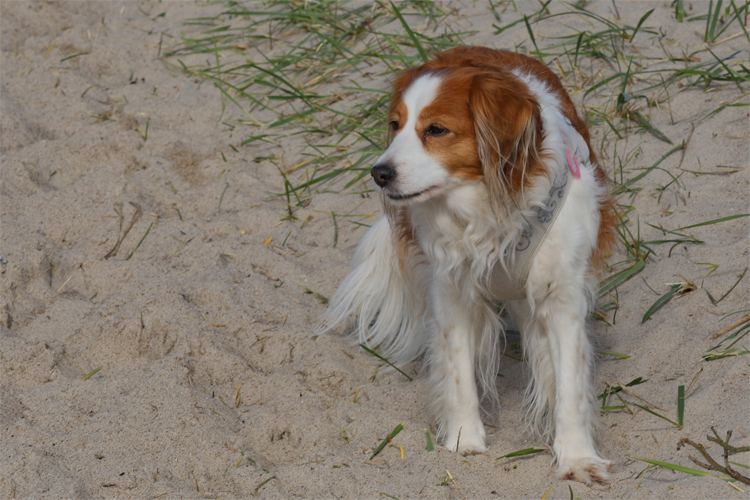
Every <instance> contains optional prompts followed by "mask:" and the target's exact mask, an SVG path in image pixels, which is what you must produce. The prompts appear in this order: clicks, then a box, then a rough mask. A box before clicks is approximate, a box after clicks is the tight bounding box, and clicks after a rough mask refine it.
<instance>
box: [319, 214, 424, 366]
mask: <svg viewBox="0 0 750 500" xmlns="http://www.w3.org/2000/svg"><path fill="white" fill-rule="evenodd" d="M428 276H429V268H428V265H427V264H426V263H425V262H424V257H423V255H422V253H421V251H420V250H419V248H418V247H417V245H416V244H413V243H412V244H410V242H408V241H406V242H405V241H399V240H398V239H397V238H396V236H395V235H394V233H393V231H392V228H391V225H390V224H389V221H388V218H386V217H383V218H381V219H380V220H379V221H377V222H376V223H375V224H374V225H373V226H372V228H370V229H369V230H368V231H367V234H365V236H364V237H363V238H362V240H361V241H360V243H359V245H358V246H357V250H356V252H355V253H354V259H353V260H352V264H351V267H350V269H349V274H348V275H347V276H346V278H345V279H344V281H343V282H342V283H341V285H340V286H339V288H338V290H337V291H336V293H335V294H334V295H333V297H332V298H331V300H330V304H329V306H328V310H327V311H326V314H325V317H324V320H323V331H326V330H330V329H332V328H333V327H334V326H336V325H337V324H340V323H344V322H347V321H348V320H349V319H350V318H351V317H352V316H354V321H355V325H354V332H353V333H354V334H355V335H356V336H357V340H358V341H359V342H360V343H362V344H365V345H370V346H372V347H377V348H378V349H379V352H380V353H381V354H383V355H384V356H386V357H387V358H388V359H389V360H390V361H392V362H394V363H407V362H409V361H411V360H413V359H414V358H416V357H417V356H419V355H420V354H421V353H422V352H423V351H424V349H425V347H426V338H425V336H426V331H427V328H426V325H425V313H426V312H427V302H426V297H425V295H426V293H427V291H426V290H427V284H426V283H427V281H428Z"/></svg>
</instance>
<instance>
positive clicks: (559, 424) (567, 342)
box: [543, 294, 611, 484]
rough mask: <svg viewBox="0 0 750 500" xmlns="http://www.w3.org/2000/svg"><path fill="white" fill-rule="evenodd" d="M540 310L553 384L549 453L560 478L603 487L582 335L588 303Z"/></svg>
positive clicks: (558, 303) (588, 355)
mask: <svg viewBox="0 0 750 500" xmlns="http://www.w3.org/2000/svg"><path fill="white" fill-rule="evenodd" d="M579 295H580V294H579ZM543 307H544V309H546V313H547V314H545V315H544V316H546V317H545V318H544V320H543V323H544V324H545V327H546V330H547V332H546V333H547V336H548V339H549V347H550V355H551V356H550V357H551V358H552V364H553V366H554V372H555V382H556V383H555V391H556V394H555V399H556V404H555V419H554V429H555V441H554V445H553V448H554V450H555V455H556V457H557V461H558V469H557V474H558V477H559V478H560V479H574V480H577V481H581V482H583V483H586V484H591V483H592V482H593V481H597V482H606V481H607V479H608V474H607V470H608V468H609V467H610V465H611V464H610V462H608V461H607V460H604V459H603V458H601V457H600V456H599V454H598V453H597V452H596V449H595V446H594V431H595V429H596V427H597V422H598V421H597V415H596V408H595V398H594V392H593V390H592V385H591V381H592V380H591V379H592V369H591V368H592V364H593V363H592V362H593V359H592V357H593V352H592V349H591V345H590V343H589V340H588V337H587V335H586V326H585V318H586V304H585V302H584V299H583V297H578V299H574V300H572V301H564V303H563V301H562V300H555V299H550V303H548V304H545V305H544V306H543Z"/></svg>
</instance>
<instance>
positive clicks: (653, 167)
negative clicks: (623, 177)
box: [623, 142, 685, 229]
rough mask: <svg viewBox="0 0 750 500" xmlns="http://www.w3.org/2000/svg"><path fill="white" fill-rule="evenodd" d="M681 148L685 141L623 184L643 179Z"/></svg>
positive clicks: (683, 146) (627, 184)
mask: <svg viewBox="0 0 750 500" xmlns="http://www.w3.org/2000/svg"><path fill="white" fill-rule="evenodd" d="M681 149H685V143H684V142H683V143H682V144H679V145H677V146H675V147H673V148H672V149H670V150H669V151H668V152H667V154H665V155H664V156H662V157H661V158H659V160H657V162H656V163H654V164H653V165H651V166H650V167H648V168H647V169H646V170H644V171H643V172H641V173H640V174H638V175H636V176H635V177H633V178H632V179H630V180H629V181H627V182H626V183H625V184H623V186H629V185H631V184H633V183H634V182H637V181H639V180H641V179H642V178H644V177H645V176H646V175H648V174H649V173H650V172H651V171H652V170H653V169H655V168H656V167H658V166H659V164H660V163H661V162H663V161H664V160H666V159H667V158H668V157H669V156H670V155H671V154H672V153H675V152H677V151H679V150H681ZM683 229H684V228H683Z"/></svg>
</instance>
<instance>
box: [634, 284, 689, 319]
mask: <svg viewBox="0 0 750 500" xmlns="http://www.w3.org/2000/svg"><path fill="white" fill-rule="evenodd" d="M681 288H682V284H680V283H676V284H674V285H672V288H671V289H670V290H669V291H668V292H667V293H665V294H664V295H662V296H661V297H659V298H658V299H656V302H654V303H653V304H652V305H651V307H649V308H648V311H646V314H644V315H643V320H641V324H643V323H645V322H646V320H647V319H648V318H650V317H651V315H652V314H653V313H654V312H656V310H657V309H659V308H660V307H661V306H663V305H664V304H665V303H666V302H668V301H669V299H671V298H672V297H674V296H675V295H676V294H677V293H679V291H680V289H681Z"/></svg>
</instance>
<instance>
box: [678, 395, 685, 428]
mask: <svg viewBox="0 0 750 500" xmlns="http://www.w3.org/2000/svg"><path fill="white" fill-rule="evenodd" d="M684 414H685V386H684V385H681V386H679V387H678V388H677V422H678V423H679V424H680V428H682V422H683V418H682V417H683V416H684Z"/></svg>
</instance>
